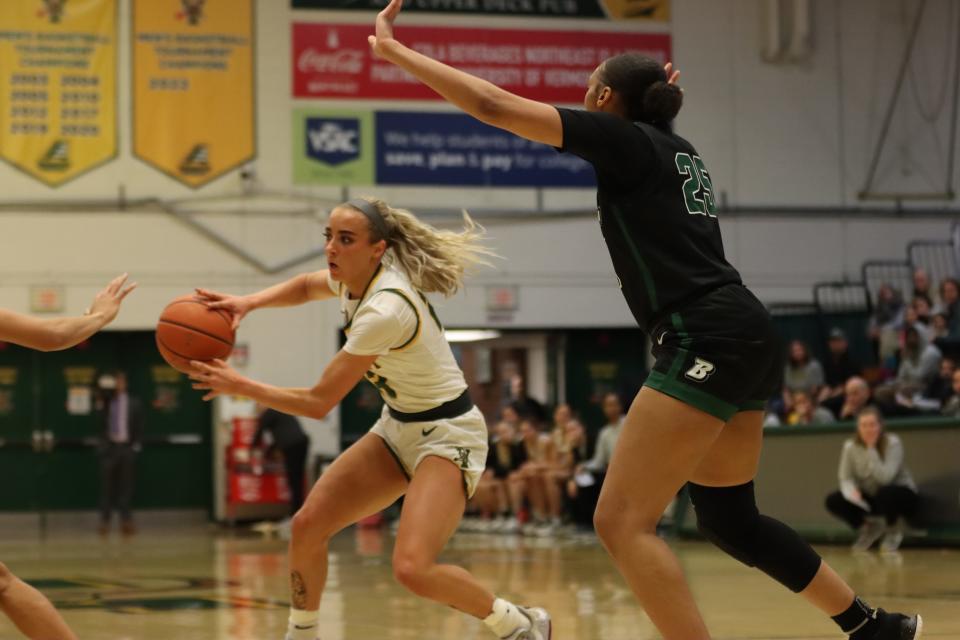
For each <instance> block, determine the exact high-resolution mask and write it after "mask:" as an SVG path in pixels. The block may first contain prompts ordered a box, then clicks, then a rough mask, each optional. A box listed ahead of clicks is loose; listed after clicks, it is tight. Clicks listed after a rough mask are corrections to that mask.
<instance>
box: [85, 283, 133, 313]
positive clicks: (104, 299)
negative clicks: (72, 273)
mask: <svg viewBox="0 0 960 640" xmlns="http://www.w3.org/2000/svg"><path fill="white" fill-rule="evenodd" d="M126 281H127V274H126V273H124V274H121V275H119V276H117V277H116V278H114V279H113V280H111V281H110V283H109V284H107V286H106V287H104V288H103V289H101V290H100V292H99V293H97V295H96V296H94V298H93V302H92V303H90V307H89V308H87V315H97V314H99V315H100V316H101V317H102V318H103V324H104V325H108V324H110V323H111V322H113V319H114V318H116V317H117V313H119V312H120V303H121V302H123V299H124V298H126V297H127V294H129V293H130V292H131V291H133V290H134V289H135V288H136V287H137V283H136V282H132V283H130V284H128V285H126V286H124V284H125V283H126Z"/></svg>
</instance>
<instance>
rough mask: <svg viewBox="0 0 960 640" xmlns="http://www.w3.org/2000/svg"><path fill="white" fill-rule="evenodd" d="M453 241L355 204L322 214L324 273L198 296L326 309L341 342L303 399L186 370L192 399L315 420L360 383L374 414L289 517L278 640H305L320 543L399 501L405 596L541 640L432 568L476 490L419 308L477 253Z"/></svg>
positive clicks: (466, 582) (446, 358) (465, 418)
mask: <svg viewBox="0 0 960 640" xmlns="http://www.w3.org/2000/svg"><path fill="white" fill-rule="evenodd" d="M465 220H466V223H467V228H466V229H465V230H464V231H463V232H461V233H454V232H449V231H438V230H436V229H434V228H433V227H430V226H429V225H426V224H424V223H422V222H420V221H419V220H417V218H416V217H414V216H413V215H412V214H411V213H410V212H408V211H404V210H400V209H394V208H392V207H390V206H388V205H387V204H385V203H384V202H382V201H378V200H365V199H357V200H351V201H350V202H348V203H345V204H343V205H340V206H339V207H336V208H335V209H334V210H333V212H332V213H331V215H330V222H329V226H328V228H327V244H326V252H327V260H328V263H329V269H325V270H322V271H318V272H315V273H307V274H302V275H299V276H297V277H295V278H292V279H290V280H288V281H286V282H284V283H281V284H278V285H275V286H273V287H270V288H268V289H265V290H263V291H260V292H259V293H254V294H251V295H249V296H230V295H224V294H219V293H214V292H211V291H204V290H198V294H199V295H201V296H202V297H204V298H205V299H206V300H207V301H208V302H209V305H210V306H211V307H212V308H218V309H224V310H226V311H228V312H230V313H231V314H232V315H233V317H234V322H235V323H239V321H240V320H241V319H242V318H243V317H244V316H245V315H246V314H247V313H249V312H250V311H252V310H253V309H257V308H261V307H281V306H291V305H298V304H304V303H306V302H309V301H311V300H322V299H326V298H333V297H338V298H339V300H340V307H341V310H342V312H343V316H344V318H343V319H344V323H345V326H344V329H345V331H346V333H347V336H348V337H347V342H346V344H345V345H344V346H343V348H342V349H341V350H340V351H339V352H338V353H337V354H336V356H334V358H333V360H332V361H331V362H330V364H329V365H327V368H326V369H325V370H324V372H323V374H322V376H321V377H320V380H319V382H317V383H316V384H315V385H314V386H312V387H309V388H306V387H305V388H280V387H275V386H271V385H267V384H263V383H260V382H255V381H253V380H250V379H248V378H245V377H243V376H241V375H239V374H238V373H237V372H236V371H234V370H232V369H231V368H230V367H229V366H227V365H226V364H225V363H223V362H220V361H215V362H213V363H212V364H204V363H194V366H196V367H197V369H198V370H199V372H198V373H197V374H195V375H194V376H193V377H194V379H195V380H196V384H195V385H194V387H195V388H197V389H205V390H210V392H209V393H208V394H207V395H206V396H205V399H210V398H212V397H214V396H216V395H218V394H221V393H229V394H240V395H244V396H247V397H250V398H253V399H255V400H257V401H258V402H261V403H262V404H264V405H267V406H269V407H273V408H274V409H277V410H279V411H285V412H287V413H292V414H298V415H303V416H310V417H314V418H320V417H323V416H325V415H326V414H327V412H329V411H330V410H331V409H332V408H333V407H334V406H335V405H336V404H337V403H339V402H340V400H341V399H343V397H344V396H345V395H346V394H347V392H348V391H350V389H352V388H353V386H354V385H355V384H356V383H357V382H358V381H359V380H360V379H361V378H366V379H367V380H368V381H369V382H370V383H372V384H373V385H374V386H376V388H377V389H378V390H379V392H380V394H381V396H382V397H383V400H384V402H385V406H384V408H383V413H382V415H381V417H380V419H379V420H378V421H377V423H376V424H375V425H374V426H373V428H372V429H371V430H370V432H369V433H368V434H366V435H365V436H363V437H362V438H361V439H360V440H359V441H358V442H357V443H356V444H354V445H353V446H352V447H350V448H349V449H347V450H346V451H345V452H343V454H341V455H340V457H339V458H337V460H336V461H335V462H334V463H333V464H332V465H331V466H330V468H329V469H328V470H327V471H326V472H324V474H323V475H322V476H321V477H320V479H319V480H318V481H317V483H316V485H314V487H313V489H312V490H311V491H310V495H309V496H308V497H307V501H306V503H305V504H304V506H303V508H302V509H300V511H298V512H297V514H296V515H295V516H294V518H293V525H292V538H291V541H290V550H289V554H290V592H291V593H290V595H291V602H292V607H291V611H290V620H289V625H288V630H287V636H286V637H287V640H313V639H314V638H315V637H316V636H317V625H318V619H319V608H320V599H321V594H322V592H323V588H324V583H325V581H326V577H327V547H328V544H329V541H330V538H331V537H332V536H333V535H334V534H335V533H337V532H338V531H340V530H341V529H343V528H345V527H347V526H349V525H351V524H353V523H355V522H357V521H358V520H360V519H361V518H363V517H365V516H368V515H370V514H373V513H376V512H378V511H380V510H381V509H384V508H385V507H387V506H389V505H390V504H392V503H393V502H394V501H395V500H396V499H397V498H399V497H400V496H401V495H406V498H405V500H404V505H403V511H402V514H401V516H400V527H399V529H398V530H397V541H396V546H395V547H394V552H393V571H394V575H395V576H396V578H397V580H398V581H399V582H400V583H401V584H402V585H403V586H405V587H406V588H407V589H409V590H410V591H412V592H413V593H415V594H417V595H419V596H422V597H424V598H429V599H431V600H435V601H436V602H439V603H442V604H446V605H449V606H451V607H454V608H456V609H459V610H460V611H463V612H465V613H468V614H470V615H472V616H475V617H477V618H480V619H482V620H483V621H484V622H485V623H486V624H487V625H488V626H489V627H490V629H491V630H492V631H493V632H494V633H495V634H496V635H497V636H498V637H500V638H509V639H511V640H521V639H523V640H549V638H550V617H549V616H548V615H547V613H546V612H545V611H544V610H543V609H540V608H526V607H519V606H516V605H513V604H511V603H509V602H507V601H505V600H503V599H500V598H496V597H495V596H494V595H493V594H492V593H491V592H490V591H489V590H487V589H486V588H485V587H483V586H482V585H481V584H480V583H478V582H477V581H476V579H475V578H474V577H473V576H472V575H470V574H469V573H468V572H467V571H466V570H464V569H462V568H460V567H456V566H452V565H443V564H438V563H437V556H438V555H439V553H440V551H441V550H442V549H443V547H444V545H445V544H446V543H447V540H448V539H449V538H450V536H451V535H452V534H453V532H454V531H455V530H456V529H457V525H458V524H459V522H460V518H461V517H462V515H463V510H464V507H465V505H466V500H467V498H468V497H469V496H471V495H472V494H473V492H474V490H475V489H476V486H477V482H478V480H479V478H480V476H481V475H482V474H483V470H484V463H485V461H486V456H487V429H486V425H485V424H484V420H483V416H482V415H481V414H480V411H479V410H478V409H477V408H476V407H474V406H473V403H472V402H471V400H470V396H469V394H468V393H467V384H466V382H465V381H464V378H463V373H462V372H461V371H460V369H459V368H458V366H457V363H456V361H455V360H454V358H453V354H452V352H451V351H450V345H449V344H447V341H446V339H445V338H444V335H443V328H442V327H441V325H440V321H439V320H438V319H437V316H436V314H435V313H434V311H433V308H432V307H431V306H430V304H429V303H428V302H427V300H426V298H425V297H424V296H423V294H424V293H433V292H438V293H442V294H444V295H451V294H453V293H454V292H456V291H457V289H458V288H459V287H460V285H461V284H462V279H463V275H464V271H465V269H466V268H467V267H470V266H473V265H477V264H482V263H483V262H484V256H485V255H489V251H488V250H487V249H485V248H484V247H483V245H481V244H480V243H479V240H480V235H481V234H480V232H479V230H478V228H477V227H476V226H475V225H474V224H473V222H472V221H471V220H470V219H469V217H467V218H466V219H465Z"/></svg>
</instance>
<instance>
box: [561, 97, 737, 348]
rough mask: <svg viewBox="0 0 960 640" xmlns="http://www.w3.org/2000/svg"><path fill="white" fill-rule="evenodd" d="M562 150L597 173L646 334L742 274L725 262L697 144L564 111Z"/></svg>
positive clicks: (624, 279) (605, 117) (627, 292)
mask: <svg viewBox="0 0 960 640" xmlns="http://www.w3.org/2000/svg"><path fill="white" fill-rule="evenodd" d="M558 111H559V112H560V119H561V121H562V122H563V147H562V148H561V150H562V151H566V152H569V153H573V154H575V155H578V156H580V157H581V158H583V159H585V160H587V161H588V162H590V163H591V164H592V165H593V167H594V169H595V170H596V173H597V216H598V218H599V220H600V226H601V229H602V231H603V237H604V239H605V240H606V242H607V249H608V250H609V251H610V257H611V258H612V259H613V268H614V270H615V271H616V273H617V278H618V279H619V280H620V289H621V290H622V291H623V296H624V297H625V298H626V300H627V304H628V305H629V307H630V311H631V312H632V313H633V317H634V318H636V320H637V322H638V323H639V324H640V327H641V328H643V329H644V330H645V331H647V332H648V333H649V332H650V330H651V329H652V327H653V326H654V325H655V324H656V323H657V321H658V320H659V319H661V318H662V317H664V315H665V314H668V313H670V312H672V311H674V310H677V309H678V308H680V307H682V306H683V305H684V304H685V303H687V302H689V301H692V300H694V299H696V298H698V297H699V296H701V295H703V294H705V293H707V292H709V291H712V290H713V289H716V288H717V287H720V286H723V285H725V284H730V283H740V282H741V280H740V274H739V273H738V272H737V270H736V269H734V268H733V266H731V265H730V263H729V262H727V260H726V258H725V257H724V254H723V241H722V239H721V237H720V225H719V224H718V221H717V205H716V200H715V196H714V190H713V184H712V182H711V181H710V174H709V172H708V171H707V168H706V166H705V165H704V163H703V160H702V159H701V158H700V155H699V154H698V153H697V150H696V149H694V148H693V146H692V145H691V144H690V143H689V142H687V141H686V140H684V139H683V138H681V137H680V136H678V135H675V134H673V133H671V132H669V131H666V130H663V129H659V128H657V127H654V126H651V125H648V124H644V123H640V122H636V123H634V122H630V121H628V120H625V119H623V118H621V117H619V116H616V115H613V114H610V113H603V112H590V111H583V110H573V109H558Z"/></svg>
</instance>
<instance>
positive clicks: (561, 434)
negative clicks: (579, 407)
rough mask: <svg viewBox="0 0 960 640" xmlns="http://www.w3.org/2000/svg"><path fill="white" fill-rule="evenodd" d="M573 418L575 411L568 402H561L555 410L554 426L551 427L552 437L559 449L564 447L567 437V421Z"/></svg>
mask: <svg viewBox="0 0 960 640" xmlns="http://www.w3.org/2000/svg"><path fill="white" fill-rule="evenodd" d="M572 418H573V411H572V410H571V409H570V405H568V404H567V403H566V402H561V403H560V404H558V405H557V406H556V408H555V409H554V410H553V426H552V427H551V428H550V438H551V439H552V440H553V445H554V446H555V447H556V448H557V450H558V451H559V450H560V449H562V448H563V447H564V443H565V442H566V439H567V423H568V422H570V420H571V419H572Z"/></svg>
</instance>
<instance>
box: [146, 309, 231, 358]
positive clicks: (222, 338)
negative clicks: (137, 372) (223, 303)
mask: <svg viewBox="0 0 960 640" xmlns="http://www.w3.org/2000/svg"><path fill="white" fill-rule="evenodd" d="M235 337H236V336H235V333H234V331H233V327H232V326H231V319H230V314H228V313H226V312H224V311H220V310H214V309H210V308H208V307H207V305H205V304H204V303H203V302H201V301H200V299H199V298H196V297H194V296H181V297H179V298H176V299H175V300H174V301H173V302H171V303H170V304H168V305H167V306H166V307H165V308H164V310H163V313H161V314H160V320H159V321H158V322H157V349H158V350H159V351H160V355H162V356H163V359H164V360H166V361H167V363H169V364H170V366H171V367H173V368H174V369H177V370H178V371H182V372H183V373H191V371H192V367H191V366H190V361H191V360H201V361H206V360H213V359H215V358H220V359H226V358H227V357H228V356H229V355H230V351H231V350H233V342H234V340H235Z"/></svg>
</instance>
